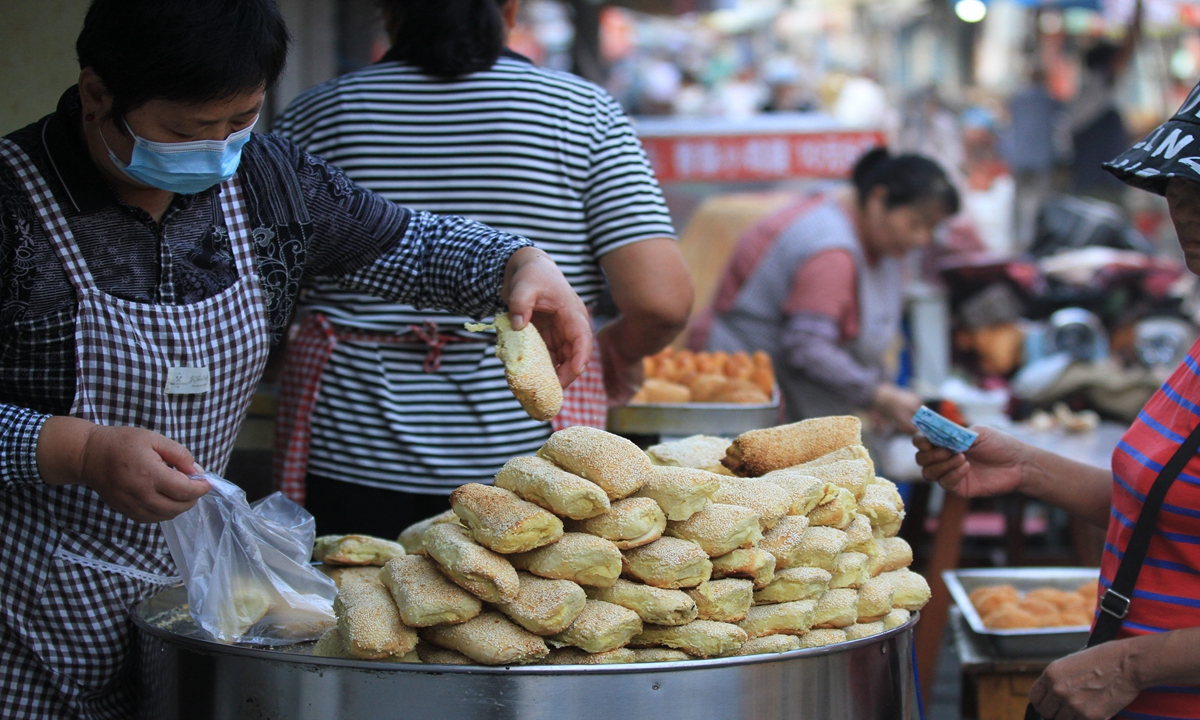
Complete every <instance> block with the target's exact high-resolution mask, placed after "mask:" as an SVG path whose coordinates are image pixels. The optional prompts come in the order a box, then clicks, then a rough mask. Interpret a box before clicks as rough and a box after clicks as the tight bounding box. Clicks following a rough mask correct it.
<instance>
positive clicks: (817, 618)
mask: <svg viewBox="0 0 1200 720" xmlns="http://www.w3.org/2000/svg"><path fill="white" fill-rule="evenodd" d="M764 607H770V606H764ZM856 622H858V591H857V590H850V589H847V588H842V589H838V590H829V591H828V592H826V593H825V594H824V595H822V596H821V599H820V600H817V606H816V607H815V608H813V618H812V626H813V627H824V628H844V627H848V626H850V625H853V624H854V623H856Z"/></svg>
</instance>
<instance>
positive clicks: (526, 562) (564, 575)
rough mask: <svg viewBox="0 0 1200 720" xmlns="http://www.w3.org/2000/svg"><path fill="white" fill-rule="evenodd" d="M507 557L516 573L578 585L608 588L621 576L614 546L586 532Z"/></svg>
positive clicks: (568, 534)
mask: <svg viewBox="0 0 1200 720" xmlns="http://www.w3.org/2000/svg"><path fill="white" fill-rule="evenodd" d="M507 557H508V560H509V561H511V562H512V564H513V566H514V567H516V568H517V569H518V570H526V571H528V572H530V573H533V574H534V575H537V576H538V577H544V578H550V579H552V580H570V581H572V582H576V583H579V584H580V585H592V586H596V587H608V586H610V585H612V584H613V583H614V582H616V581H617V578H618V577H620V576H621V563H622V558H621V551H620V550H618V549H617V546H616V545H613V544H612V543H611V542H609V541H608V540H605V539H604V538H599V537H596V536H595V535H588V534H586V533H572V532H569V533H563V536H562V538H561V539H559V541H558V542H556V543H554V544H553V545H547V546H546V547H543V548H538V549H537V550H531V551H529V552H527V553H518V554H516V555H508V556H507Z"/></svg>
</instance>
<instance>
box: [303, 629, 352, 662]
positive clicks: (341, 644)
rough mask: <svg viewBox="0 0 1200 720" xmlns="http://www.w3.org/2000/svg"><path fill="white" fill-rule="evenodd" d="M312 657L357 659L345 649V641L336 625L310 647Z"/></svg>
mask: <svg viewBox="0 0 1200 720" xmlns="http://www.w3.org/2000/svg"><path fill="white" fill-rule="evenodd" d="M312 655H313V657H327V658H337V659H339V660H358V659H360V658H356V657H354V656H353V655H351V654H350V651H349V650H347V649H346V641H344V640H342V631H341V629H340V628H339V627H338V626H337V625H334V626H333V627H331V628H329V629H328V630H326V631H325V634H324V635H322V636H321V638H320V639H319V640H317V643H316V644H315V645H313V647H312Z"/></svg>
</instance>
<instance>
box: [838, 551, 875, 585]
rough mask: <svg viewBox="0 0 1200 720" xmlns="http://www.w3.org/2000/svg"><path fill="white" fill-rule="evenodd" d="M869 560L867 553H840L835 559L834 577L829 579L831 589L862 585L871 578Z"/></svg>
mask: <svg viewBox="0 0 1200 720" xmlns="http://www.w3.org/2000/svg"><path fill="white" fill-rule="evenodd" d="M867 560H868V558H867V556H866V555H863V554H862V553H857V552H844V553H842V554H840V555H838V556H837V558H835V559H834V561H833V573H832V575H833V577H832V578H831V579H830V581H829V587H830V588H831V589H833V588H852V589H855V588H859V587H862V584H863V583H865V582H866V581H868V580H870V579H871V575H870V572H869V570H868V567H867Z"/></svg>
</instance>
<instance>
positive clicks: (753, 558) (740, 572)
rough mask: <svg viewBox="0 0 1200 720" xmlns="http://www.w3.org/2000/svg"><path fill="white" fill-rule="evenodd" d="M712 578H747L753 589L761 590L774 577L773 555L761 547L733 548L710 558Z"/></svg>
mask: <svg viewBox="0 0 1200 720" xmlns="http://www.w3.org/2000/svg"><path fill="white" fill-rule="evenodd" d="M712 564H713V570H712V579H714V580H720V579H721V578H726V577H744V578H749V579H750V580H751V581H752V582H753V583H754V589H756V590H761V589H762V588H765V587H766V586H767V585H770V584H771V580H773V579H774V577H775V556H774V555H772V554H771V553H769V552H767V551H766V550H763V549H762V548H756V547H755V548H747V549H745V550H734V551H733V552H731V553H728V554H726V555H721V556H719V557H715V558H713V559H712Z"/></svg>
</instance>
